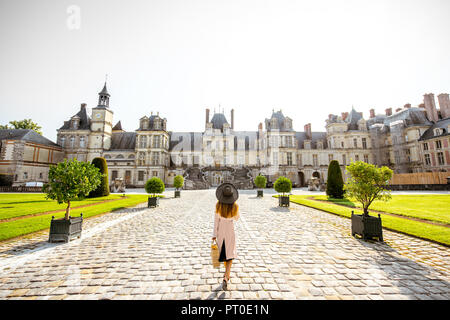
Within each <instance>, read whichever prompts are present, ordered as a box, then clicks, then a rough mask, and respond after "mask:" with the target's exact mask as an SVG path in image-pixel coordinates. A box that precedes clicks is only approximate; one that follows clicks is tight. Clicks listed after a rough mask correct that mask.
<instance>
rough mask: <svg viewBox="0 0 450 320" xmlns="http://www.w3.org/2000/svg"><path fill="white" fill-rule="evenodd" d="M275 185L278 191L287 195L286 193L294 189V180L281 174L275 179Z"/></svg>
mask: <svg viewBox="0 0 450 320" xmlns="http://www.w3.org/2000/svg"><path fill="white" fill-rule="evenodd" d="M273 187H274V189H275V191H276V192H278V193H281V194H282V195H283V196H286V193H289V192H291V190H292V182H291V180H289V179H288V178H286V177H283V176H281V177H279V178H278V179H277V181H275V184H274V185H273Z"/></svg>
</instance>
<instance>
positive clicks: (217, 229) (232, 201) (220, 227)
mask: <svg viewBox="0 0 450 320" xmlns="http://www.w3.org/2000/svg"><path fill="white" fill-rule="evenodd" d="M216 198H217V200H218V201H217V203H216V214H215V215H214V232H213V238H212V239H213V240H216V243H217V246H218V248H219V252H220V257H219V261H221V262H225V274H224V275H223V285H222V289H223V290H227V285H228V281H229V280H230V270H231V264H232V262H233V259H235V258H236V256H237V255H236V237H235V234H234V221H237V220H238V219H239V206H238V205H237V204H236V200H237V199H238V198H239V193H238V191H237V189H236V187H235V186H234V185H233V184H231V183H222V184H221V185H220V186H218V187H217V190H216Z"/></svg>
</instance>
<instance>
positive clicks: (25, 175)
mask: <svg viewBox="0 0 450 320" xmlns="http://www.w3.org/2000/svg"><path fill="white" fill-rule="evenodd" d="M63 159H64V151H63V149H62V148H61V147H60V146H59V145H57V144H56V143H53V142H52V141H50V140H49V139H47V138H45V137H43V136H41V135H40V134H38V133H36V132H35V131H33V130H29V129H4V130H0V185H6V186H13V187H15V186H24V185H25V184H26V183H27V182H42V183H45V182H47V181H48V169H49V166H50V165H52V164H56V163H58V162H61V161H63Z"/></svg>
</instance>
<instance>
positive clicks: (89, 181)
mask: <svg viewBox="0 0 450 320" xmlns="http://www.w3.org/2000/svg"><path fill="white" fill-rule="evenodd" d="M101 179H102V174H101V173H100V171H99V170H98V168H96V167H95V166H94V165H92V164H90V163H88V162H80V161H77V160H76V159H74V160H72V161H67V160H65V161H64V162H60V163H58V164H57V165H54V166H50V169H49V172H48V183H46V184H45V185H44V186H43V188H42V191H43V192H45V193H46V194H47V195H46V197H47V199H52V200H56V201H58V203H67V208H66V214H65V216H64V218H62V219H55V217H54V216H53V217H52V221H51V224H50V234H49V240H48V241H49V242H55V241H65V242H69V241H70V240H71V239H72V238H75V237H80V236H81V230H82V223H83V214H81V215H80V217H71V216H70V202H71V201H73V200H76V199H79V198H83V197H86V196H88V195H89V192H91V191H92V190H95V188H97V187H98V186H99V185H100V183H101Z"/></svg>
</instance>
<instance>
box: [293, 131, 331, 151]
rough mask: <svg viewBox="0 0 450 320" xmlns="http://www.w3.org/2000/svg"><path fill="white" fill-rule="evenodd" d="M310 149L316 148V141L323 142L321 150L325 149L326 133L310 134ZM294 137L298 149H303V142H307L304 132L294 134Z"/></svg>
mask: <svg viewBox="0 0 450 320" xmlns="http://www.w3.org/2000/svg"><path fill="white" fill-rule="evenodd" d="M311 136H312V137H311V149H316V148H317V141H319V140H323V148H324V149H325V148H327V133H326V132H311ZM295 137H296V138H297V144H298V145H297V147H298V149H304V148H305V146H304V142H305V140H308V139H307V138H306V133H305V132H296V133H295Z"/></svg>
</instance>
